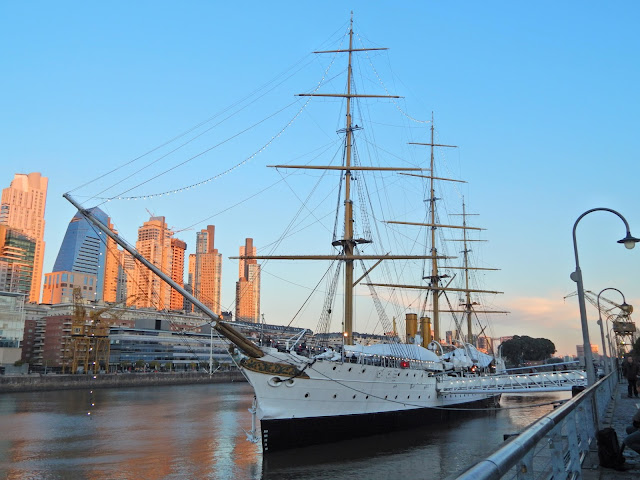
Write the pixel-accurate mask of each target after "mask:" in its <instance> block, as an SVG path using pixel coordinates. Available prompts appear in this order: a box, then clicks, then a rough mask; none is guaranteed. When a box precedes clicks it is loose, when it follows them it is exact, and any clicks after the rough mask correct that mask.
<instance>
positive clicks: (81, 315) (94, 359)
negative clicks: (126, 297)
mask: <svg viewBox="0 0 640 480" xmlns="http://www.w3.org/2000/svg"><path fill="white" fill-rule="evenodd" d="M121 303H123V302H119V303H113V304H110V305H106V306H104V307H102V308H99V309H91V310H89V309H87V308H86V305H85V301H84V299H83V298H82V291H81V290H80V289H79V288H74V289H73V306H74V310H73V318H72V321H71V338H70V348H68V349H65V350H66V352H67V359H68V360H67V361H66V362H64V363H65V364H66V366H69V363H70V367H71V372H72V373H78V371H79V369H80V367H82V372H83V373H89V372H90V371H93V373H94V374H96V373H98V372H99V371H100V369H101V368H103V369H104V370H105V371H107V370H108V369H109V355H110V353H111V347H110V343H109V327H110V326H111V322H110V321H109V320H108V319H104V318H103V317H102V315H104V314H105V313H107V312H109V311H111V310H112V309H114V308H115V307H117V306H119V305H120V304H121ZM122 313H124V310H122V311H121V312H120V313H114V312H112V313H111V314H110V318H111V319H112V320H113V319H117V318H119V317H120V316H121V315H122ZM69 360H70V361H69ZM63 368H64V366H63Z"/></svg>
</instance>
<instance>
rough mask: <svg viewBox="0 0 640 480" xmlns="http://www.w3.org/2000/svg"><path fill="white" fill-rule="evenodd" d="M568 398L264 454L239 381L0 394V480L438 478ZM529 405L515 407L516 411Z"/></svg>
mask: <svg viewBox="0 0 640 480" xmlns="http://www.w3.org/2000/svg"><path fill="white" fill-rule="evenodd" d="M568 396H569V394H565V393H560V394H546V395H540V394H538V395H527V396H523V395H520V396H503V399H502V402H501V403H502V406H503V407H504V408H502V409H501V410H499V411H497V412H492V413H480V414H473V415H471V416H468V417H467V418H464V419H460V420H456V421H452V422H450V423H448V424H445V425H439V426H437V427H433V428H431V429H429V428H420V429H415V430H411V431H406V432H397V433H393V434H386V435H380V436H375V437H368V438H364V439H357V440H351V441H337V442H335V443H332V444H328V445H322V446H316V447H308V448H304V449H297V450H290V451H285V452H279V453H273V454H270V455H267V456H266V457H263V456H262V453H261V449H260V446H259V445H254V444H251V443H249V442H247V441H246V440H245V434H244V432H243V430H242V428H244V429H246V430H249V429H250V428H251V414H250V413H249V412H248V410H247V409H248V408H249V407H250V406H251V402H252V399H253V394H252V390H251V388H250V387H249V385H247V384H245V383H230V384H213V385H190V386H168V387H148V388H147V387H144V388H131V389H104V390H93V391H91V390H73V391H59V392H33V393H19V394H3V395H0V478H7V479H11V480H13V479H15V480H18V479H20V480H24V479H34V480H35V479H38V480H40V479H43V480H54V479H55V480H57V479H100V480H105V479H110V480H111V479H112V480H119V479H123V480H124V479H127V480H129V479H136V480H137V479H146V480H159V479H216V480H217V479H239V480H243V479H264V480H267V479H278V480H280V479H327V480H329V479H331V480H338V479H349V480H354V479H357V478H367V479H372V480H375V479H384V480H388V479H389V478H403V480H410V479H440V478H445V477H447V476H449V475H452V474H454V473H456V472H459V471H461V470H463V469H464V468H465V467H467V466H468V465H470V464H472V463H473V462H475V461H477V460H479V459H482V458H483V457H484V456H486V455H487V454H489V453H491V452H492V451H493V450H494V449H495V448H496V447H497V446H499V445H500V444H501V443H502V441H503V434H505V433H515V432H517V431H519V430H521V429H522V428H524V427H526V426H527V425H528V424H530V423H531V422H532V421H534V420H535V419H537V418H539V417H540V416H542V415H544V414H545V413H547V412H548V411H550V410H551V409H552V408H553V407H552V406H551V405H547V406H544V407H531V406H530V405H532V404H538V403H545V402H550V401H553V400H557V399H560V398H567V397H568ZM521 406H525V407H526V408H517V409H516V408H513V409H512V408H510V407H521Z"/></svg>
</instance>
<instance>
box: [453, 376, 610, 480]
mask: <svg viewBox="0 0 640 480" xmlns="http://www.w3.org/2000/svg"><path fill="white" fill-rule="evenodd" d="M616 382H617V376H616V375H615V374H614V375H611V374H610V375H607V376H606V377H605V378H603V379H602V380H600V381H599V382H597V383H596V384H595V385H593V386H592V387H590V388H589V389H586V390H584V391H583V392H582V393H580V394H579V395H577V396H575V397H574V398H572V399H571V400H569V401H567V402H566V403H564V404H563V405H562V406H561V407H559V408H557V409H555V410H554V411H552V412H550V413H548V414H547V415H545V416H544V417H542V418H541V419H539V420H538V421H536V422H535V423H533V424H532V425H531V426H530V427H529V428H527V429H526V430H524V431H522V432H520V433H519V434H518V435H517V436H515V437H512V438H511V439H509V440H508V441H507V442H506V443H505V445H504V446H502V447H500V448H499V449H498V450H496V451H495V452H494V453H493V454H491V455H490V456H489V457H487V458H486V459H484V460H482V461H480V462H478V463H476V464H475V465H473V466H472V467H470V468H469V469H467V470H466V471H465V472H463V473H462V474H460V475H458V476H457V477H454V478H457V479H458V480H490V479H491V480H492V479H503V478H504V479H512V478H515V479H518V480H534V479H549V478H554V479H565V478H572V479H579V478H582V462H583V461H584V458H585V457H586V455H587V453H588V452H589V449H590V448H591V446H592V445H595V435H596V432H597V431H598V430H599V429H600V428H601V426H600V420H599V419H602V418H603V416H604V413H605V411H606V409H607V407H608V405H609V403H610V402H611V400H612V396H613V392H614V389H615V387H616Z"/></svg>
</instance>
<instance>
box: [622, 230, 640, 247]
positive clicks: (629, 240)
mask: <svg viewBox="0 0 640 480" xmlns="http://www.w3.org/2000/svg"><path fill="white" fill-rule="evenodd" d="M638 242H640V238H636V237H634V236H632V235H631V233H630V232H627V236H626V237H624V238H623V239H622V240H618V243H624V246H625V247H626V248H628V249H629V250H631V249H632V248H633V247H635V246H636V243H638Z"/></svg>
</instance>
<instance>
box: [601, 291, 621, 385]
mask: <svg viewBox="0 0 640 480" xmlns="http://www.w3.org/2000/svg"><path fill="white" fill-rule="evenodd" d="M607 290H615V291H616V292H618V293H619V294H620V295H622V305H620V309H621V310H622V311H623V312H626V311H627V310H628V307H629V305H628V304H627V300H626V299H625V298H624V293H622V292H621V291H620V290H618V289H617V288H613V287H608V288H603V289H602V290H600V293H599V294H598V298H597V301H598V325H599V326H600V336H601V337H602V352H603V353H604V356H605V358H606V357H607V347H606V343H605V341H604V325H603V324H602V311H601V310H600V295H602V292H605V291H607ZM608 336H609V319H608V318H607V337H608ZM609 348H611V347H609ZM610 353H611V355H613V350H611V352H610ZM607 364H608V367H607ZM605 368H606V369H607V370H608V373H611V372H612V371H613V365H612V363H611V362H605Z"/></svg>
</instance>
